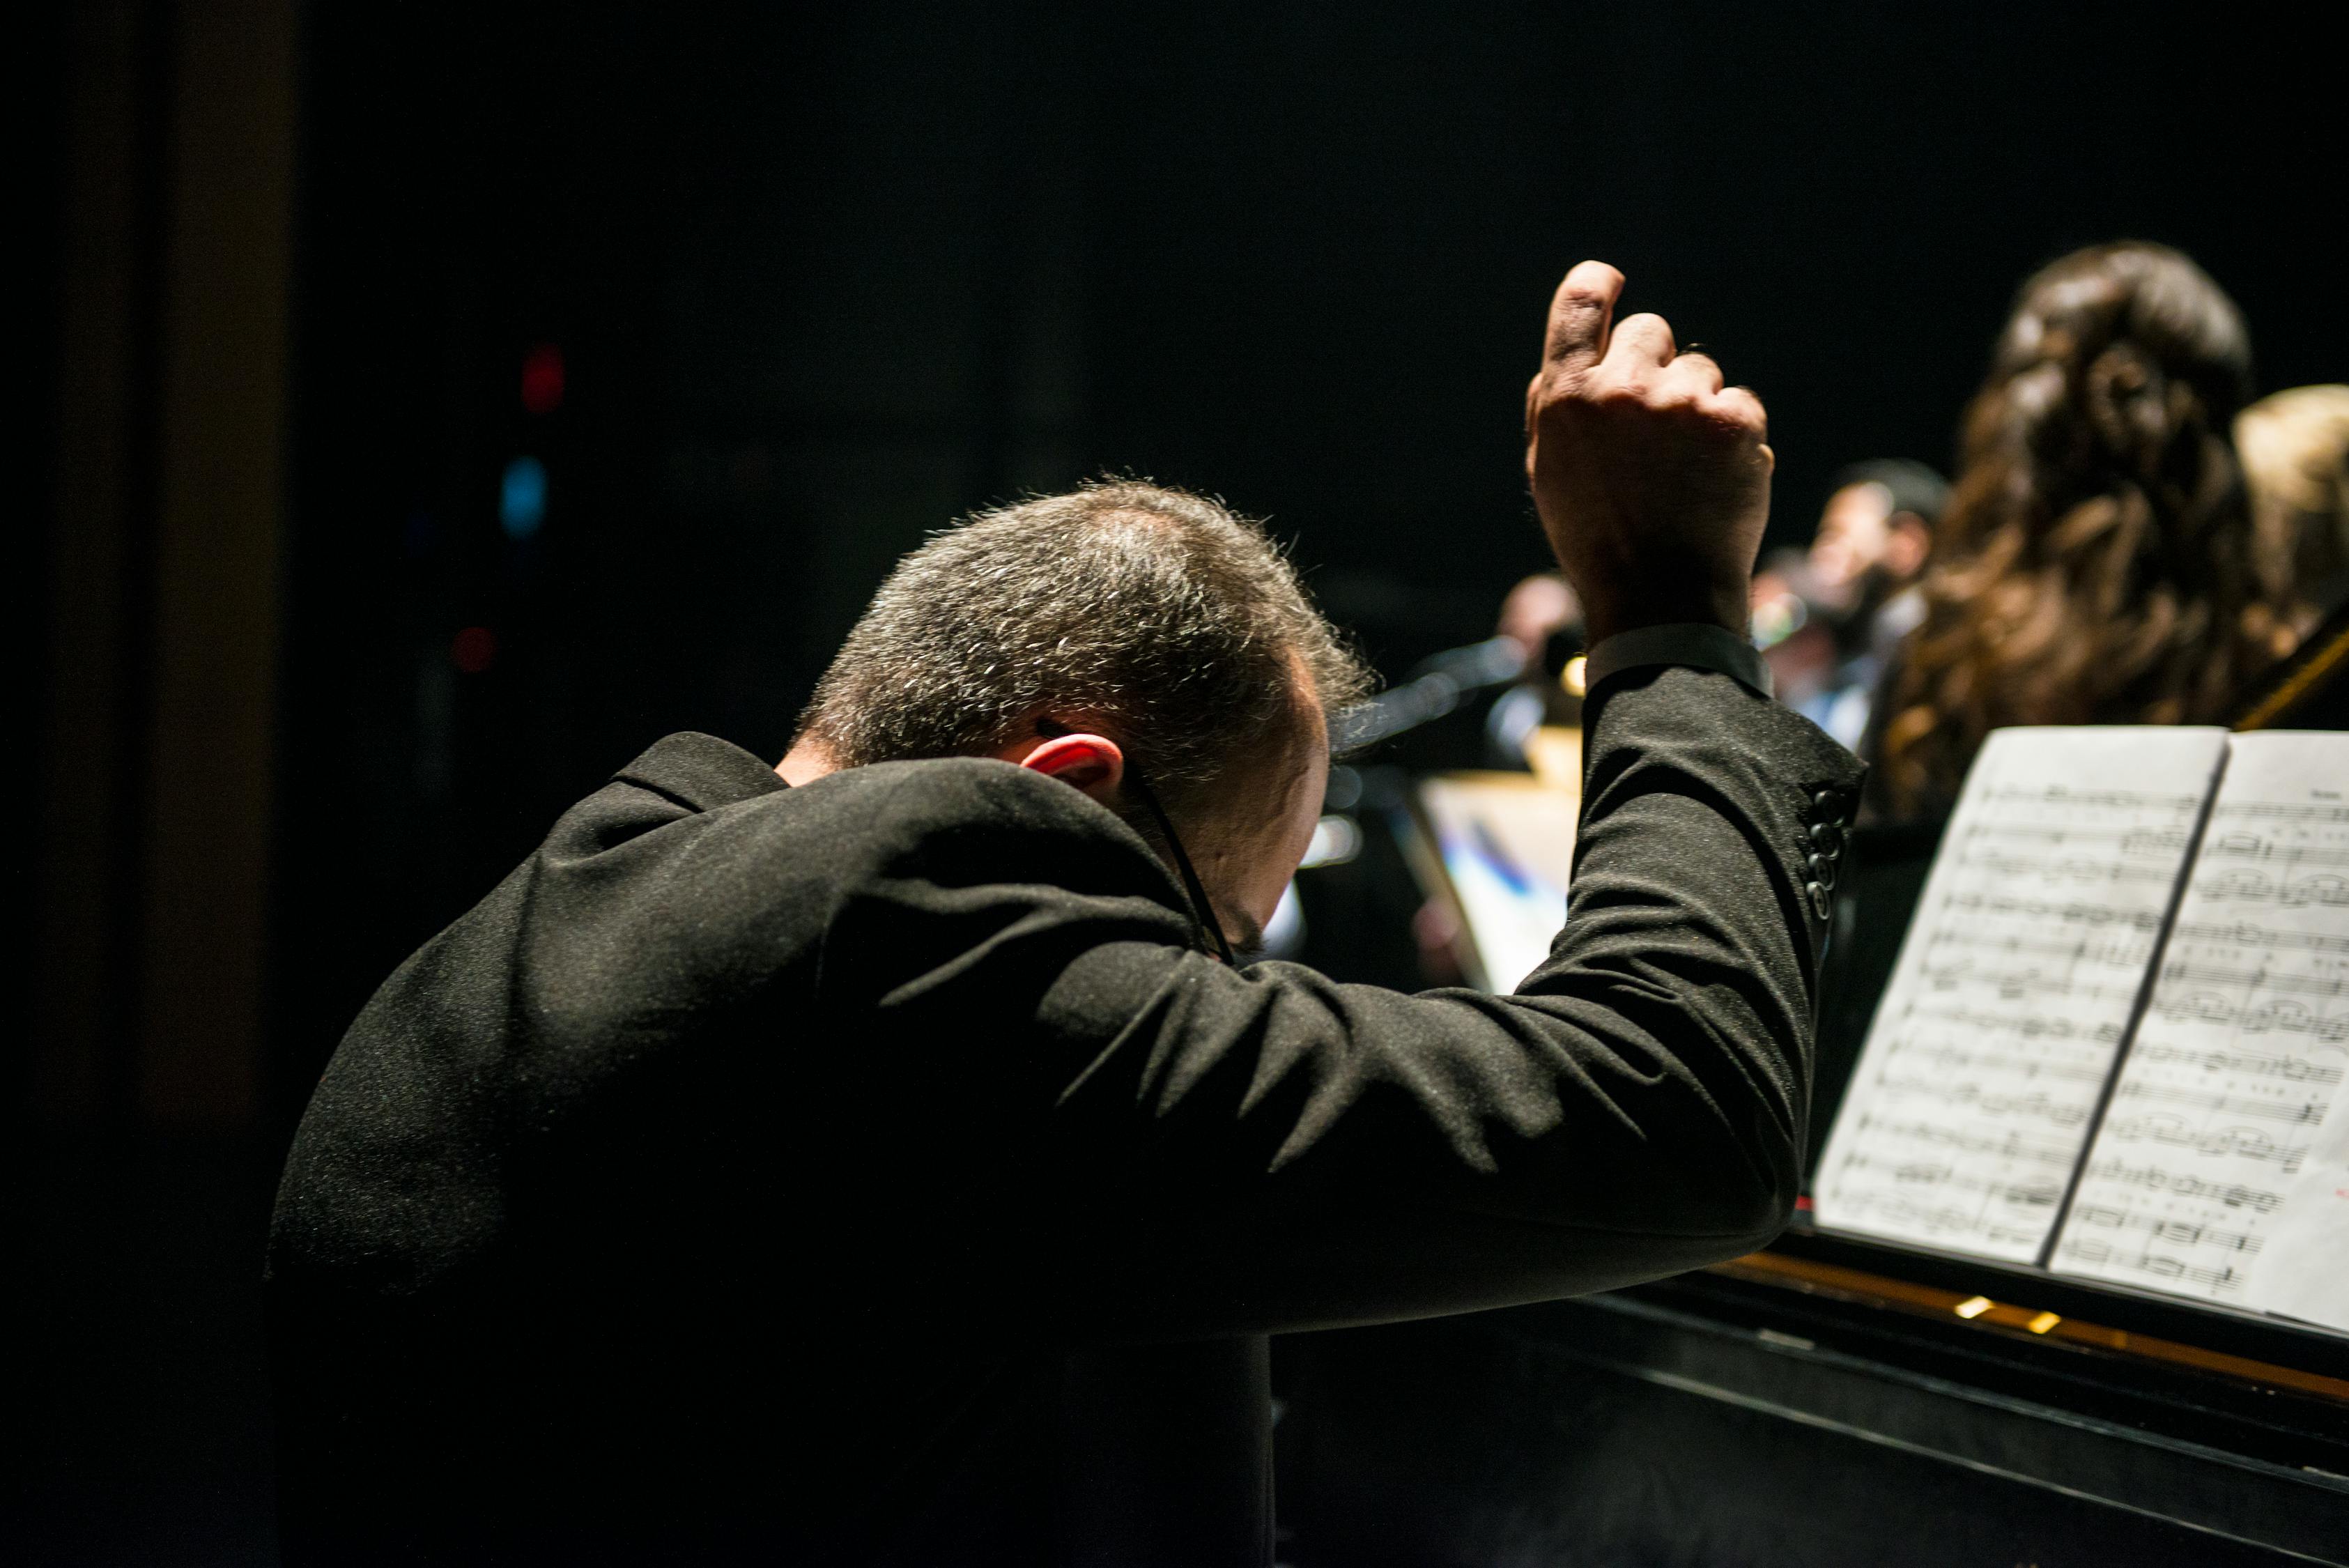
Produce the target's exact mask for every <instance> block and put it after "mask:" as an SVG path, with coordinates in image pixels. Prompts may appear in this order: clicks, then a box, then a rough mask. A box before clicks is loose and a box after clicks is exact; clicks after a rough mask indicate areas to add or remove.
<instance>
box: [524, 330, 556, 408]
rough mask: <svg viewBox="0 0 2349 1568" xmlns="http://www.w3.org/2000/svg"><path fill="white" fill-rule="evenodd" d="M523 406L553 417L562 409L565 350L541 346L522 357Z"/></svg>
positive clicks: (550, 345) (552, 346)
mask: <svg viewBox="0 0 2349 1568" xmlns="http://www.w3.org/2000/svg"><path fill="white" fill-rule="evenodd" d="M522 406H523V408H524V409H525V410H529V411H530V412H531V413H533V414H551V413H553V412H554V410H557V409H559V408H561V407H562V406H563V350H562V349H560V348H556V347H555V346H554V344H552V343H542V344H540V345H539V346H538V347H537V348H533V349H532V350H531V351H530V352H529V353H527V354H525V355H523V357H522Z"/></svg>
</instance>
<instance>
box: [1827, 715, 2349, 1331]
mask: <svg viewBox="0 0 2349 1568" xmlns="http://www.w3.org/2000/svg"><path fill="white" fill-rule="evenodd" d="M2344 1070H2349V733H2341V732H2303V731H2266V732H2256V733H2251V734H2243V735H2231V736H2230V735H2229V734H2228V733H2227V732H2225V731H2222V730H2210V729H2181V728H2158V729H2157V728H2119V727H2097V728H2081V729H2023V730H2001V731H1998V732H1995V733H1993V734H1992V736H1991V737H1990V740H1989V742H1988V743H1987V744H1986V745H1985V746H1984V747H1983V748H1982V754H1981V756H1980V757H1979V758H1978V759H1977V760H1976V762H1975V763H1974V765H1973V768H1972V770H1971V772H1969V773H1968V774H1967V775H1966V785H1965V791H1964V794H1963V795H1962V796H1961V799H1960V801H1959V803H1958V809H1957V812H1956V815H1954V816H1952V817H1951V821H1950V826H1949V831H1948V835H1947V836H1946V837H1945V838H1944V839H1943V841H1942V844H1941V848H1940V854H1939V856H1938V857H1936V858H1935V860H1934V862H1933V868H1932V871H1931V874H1930V877H1929V878H1928V880H1927V882H1926V885H1925V893H1924V897H1923V898H1922V899H1921V900H1920V903H1919V905H1918V908H1917V914H1916V917H1915V919H1914V920H1913V921H1912V922H1911V924H1910V926H1909V933H1908V936H1907V938H1906V939H1905V940H1904V941H1903V943H1902V946H1901V950H1900V958H1899V963H1898V964H1897V965H1896V966H1895V968H1894V970H1893V974H1892V981H1891V983H1890V984H1889V986H1888V987H1887V988H1886V990H1885V993H1884V997H1883V1000H1882V1002H1880V1003H1879V1004H1878V1009H1877V1012H1876V1018H1875V1023H1874V1024H1873V1025H1872V1027H1871V1028H1870V1029H1869V1031H1868V1041H1867V1044H1865V1045H1864V1046H1863V1047H1862V1049H1861V1053H1860V1058H1859V1064H1858V1066H1857V1069H1856V1070H1855V1071H1854V1073H1853V1075H1852V1079H1851V1086H1850V1088H1849V1090H1848V1092H1847V1094H1846V1096H1845V1098H1844V1102H1843V1106H1842V1108H1841V1109H1840V1110H1839V1111H1838V1112H1837V1116H1836V1122H1835V1127H1834V1130H1833V1132H1832V1134H1831V1136H1830V1137H1829V1138H1828V1141H1827V1146H1826V1153H1825V1155H1824V1156H1823V1157H1822V1158H1821V1160H1820V1163H1819V1168H1818V1170H1817V1172H1816V1178H1815V1180H1814V1183H1813V1190H1812V1205H1813V1210H1814V1215H1815V1218H1816V1222H1817V1224H1818V1225H1819V1227H1820V1228H1821V1229H1822V1230H1831V1231H1849V1232H1857V1233H1860V1234H1865V1235H1870V1236H1877V1237H1882V1238H1887V1239H1889V1240H1894V1241H1904V1242H1908V1243H1911V1244H1915V1245H1921V1246H1928V1247H1934V1248H1939V1249H1942V1250H1945V1251H1954V1252H1961V1253H1970V1254H1972V1255H1974V1256H1978V1257H1983V1258H1991V1259H1996V1260H1999V1261H2001V1262H2012V1263H2023V1264H2030V1265H2036V1266H2038V1267H2043V1268H2047V1269H2051V1270H2053V1271H2054V1272H2058V1273H2064V1274H2073V1275H2079V1276H2085V1277H2088V1278H2093V1279H2095V1280H2099V1281H2105V1282H2112V1283H2116V1284H2123V1285H2129V1286H2134V1287H2137V1288H2139V1289H2143V1290H2152V1291H2159V1292H2164V1293H2170V1294H2174V1295H2180V1296H2188V1297H2193V1298H2197V1299H2199V1300H2203V1301H2209V1302H2217V1303H2226V1304H2229V1305H2232V1306H2238V1307H2243V1308H2247V1309H2249V1310H2251V1311H2255V1312H2264V1313H2270V1314H2276V1315H2279V1316H2283V1317H2291V1318H2298V1319H2302V1320H2304V1321H2308V1322H2313V1323H2319V1324H2326V1325H2329V1326H2331V1327H2333V1328H2339V1329H2349V1106H2343V1104H2342V1100H2343V1097H2344V1096H2343V1094H2342V1080H2343V1077H2344Z"/></svg>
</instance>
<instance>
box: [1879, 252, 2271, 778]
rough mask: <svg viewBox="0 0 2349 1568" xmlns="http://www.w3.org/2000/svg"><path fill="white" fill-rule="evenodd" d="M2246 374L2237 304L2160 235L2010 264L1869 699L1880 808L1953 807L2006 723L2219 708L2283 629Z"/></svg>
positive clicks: (2175, 718)
mask: <svg viewBox="0 0 2349 1568" xmlns="http://www.w3.org/2000/svg"><path fill="white" fill-rule="evenodd" d="M2250 388H2251V342H2250V338H2249V337H2248V336H2247V335H2246V333H2245V330H2244V327H2243V319H2242V317H2241V315H2240V312H2238V311H2237V310H2236V308H2235V305H2234V302H2233V301H2232V300H2230V299H2229V298H2228V297H2227V296H2226V294H2225V293H2224V292H2222V291H2221V290H2220V287H2219V286H2218V285H2217V284H2215V283H2213V282H2212V281H2211V280H2210V278H2209V275H2207V274H2205V273H2204V272H2203V271H2202V269H2201V268H2200V267H2199V266H2197V265H2194V263H2193V262H2191V261H2190V260H2189V259H2188V258H2187V257H2185V256H2183V255H2181V254H2178V252H2176V251H2173V250H2169V249H2168V248H2166V247H2164V246H2161V245H2154V244H2140V243H2137V242H2120V243H2116V244H2104V245H2096V246H2093V247H2091V248H2089V249H2087V250H2083V251H2078V252H2075V253H2074V254H2071V255H2068V256H2065V257H2064V258H2063V259H2062V260H2060V261H2057V262H2055V263H2054V264H2052V265H2049V266H2048V267H2046V268H2045V269H2044V270H2043V271H2041V272H2040V273H2038V274H2037V275H2034V276H2033V277H2032V278H2031V279H2030V281H2028V282H2027V283H2025V284H2024V285H2023V291H2022V295H2021V296H2020V297H2019V298H2018V299H2017V301H2016V304H2015V307H2014V312H2013V316H2012V317H2011V318H2010V319H2009V320H2008V322H2007V325H2006V327H2005V329H2004V331H2002V333H2001V334H2000V336H1999V340H1998V346H1997V349H1996V352H1995V354H1994V355H1993V357H1992V363H1991V370H1990V376H1989V379H1988V380H1987V381H1986V382H1985V383H1984V385H1983V387H1982V390H1981V391H1980V392H1979V393H1978V394H1977V395H1976V396H1975V398H1974V400H1973V402H1972V404H1971V407H1969V408H1968V410H1966V416H1965V422H1964V427H1963V431H1962V448H1963V450H1962V456H1963V463H1962V466H1961V472H1960V473H1959V475H1958V479H1957V483H1956V486H1955V488H1954V490H1953V492H1952V493H1951V501H1950V507H1949V511H1948V513H1947V514H1946V515H1945V516H1944V517H1943V518H1942V520H1941V524H1940V528H1938V529H1937V530H1936V531H1935V534H1934V537H1933V542H1932V560H1931V565H1930V566H1928V567H1927V569H1926V572H1925V576H1924V578H1923V580H1922V582H1921V584H1920V596H1921V597H1922V601H1923V614H1922V617H1921V618H1920V621H1919V623H1918V626H1917V628H1916V630H1915V632H1914V633H1913V634H1911V636H1910V637H1909V640H1908V642H1907V643H1906V644H1905V645H1904V646H1903V648H1902V649H1901V650H1900V652H1899V659H1898V662H1899V668H1898V670H1896V671H1895V672H1894V674H1893V675H1892V677H1891V678H1890V680H1889V701H1888V702H1887V704H1886V709H1885V711H1884V712H1882V713H1881V714H1880V715H1879V719H1878V722H1879V723H1880V724H1881V748H1880V757H1879V759H1878V768H1877V772H1876V774H1875V776H1874V778H1873V779H1872V780H1871V788H1872V790H1874V791H1876V792H1878V794H1880V797H1881V798H1880V802H1879V803H1878V804H1880V805H1881V806H1882V808H1883V809H1884V811H1885V812H1886V814H1887V815H1892V816H1896V817H1897V816H1934V815H1942V814H1944V813H1946V812H1947V810H1948V809H1949V807H1950V805H1951V803H1952V802H1953V801H1954V800H1955V799H1956V795H1957V791H1958V786H1959V784H1960V783H1961V781H1962V780H1963V778H1964V776H1965V771H1966V766H1967V764H1968V763H1970V762H1971V761H1972V759H1973V754H1974V752H1975V751H1976V749H1977V748H1979V747H1980V746H1981V744H1982V737H1983V736H1985V735H1986V734H1988V733H1989V732H1991V731H1992V730H1993V729H1996V728H1998V727H2000V726H2001V725H2006V724H2165V723H2208V722H2214V721H2216V720H2217V719H2218V718H2219V717H2220V714H2221V713H2222V712H2223V711H2224V710H2225V708H2226V706H2227V704H2228V702H2229V701H2230V699H2231V698H2232V697H2233V696H2234V695H2235V693H2236V692H2238V691H2240V689H2241V688H2242V687H2243V686H2244V684H2245V683H2246V682H2247V681H2248V680H2251V678H2252V677H2253V676H2255V675H2257V674H2258V673H2259V672H2260V671H2261V670H2264V669H2265V668H2266V667H2267V666H2268V665H2270V664H2271V663H2272V662H2273V661H2274V659H2276V658H2277V657H2278V656H2279V655H2281V654H2282V653H2284V652H2287V651H2289V650H2290V649H2291V647H2292V643H2293V641H2294V640H2295V636H2294V633H2293V631H2292V627H2291V625H2290V607H2289V606H2288V605H2287V604H2285V603H2282V602H2281V601H2280V600H2279V598H2278V597H2277V592H2276V587H2275V585H2274V584H2272V583H2271V582H2269V581H2263V580H2262V577H2261V573H2260V571H2259V570H2258V559H2259V549H2258V539H2257V536H2256V535H2255V533H2254V531H2253V528H2252V524H2251V510H2250V508H2249V506H2248V505H2247V504H2246V503H2245V499H2244V491H2243V485H2242V483H2241V476H2240V470H2239V469H2238V467H2237V464H2236V460H2235V449H2234V444H2233V442H2232V441H2231V440H2230V425H2231V423H2232V421H2233V420H2234V417H2235V414H2236V412H2237V410H2240V408H2241V407H2242V405H2243V400H2244V399H2245V397H2246V395H2247V394H2248V392H2249V390H2250ZM1871 799H1872V801H1873V800H1875V799H1876V797H1875V796H1874V795H1872V797H1871Z"/></svg>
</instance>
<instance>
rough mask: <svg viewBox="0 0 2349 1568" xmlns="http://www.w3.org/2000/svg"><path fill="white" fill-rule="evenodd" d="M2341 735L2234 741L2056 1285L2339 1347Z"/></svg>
mask: <svg viewBox="0 0 2349 1568" xmlns="http://www.w3.org/2000/svg"><path fill="white" fill-rule="evenodd" d="M2344 1073H2349V735H2343V734H2319V733H2309V732H2288V731H2276V732H2266V733H2260V734H2251V735H2240V736H2237V737H2236V738H2235V740H2234V742H2233V743H2232V755H2231V757H2230V761H2229V762H2228V764H2227V773H2226V778H2225V780H2224V782H2223V783H2221V784H2220V788H2219V793H2218V796H2217V799H2216V800H2215V801H2214V802H2213V803H2212V805H2211V809H2210V819H2209V826H2207V827H2206V828H2205V829H2204V831H2203V836H2202V849H2201V853H2200V854H2199V857H2197V858H2196V861H2195V865H2194V870H2193V874H2192V876H2191V877H2189V880H2188V883H2187V889H2186V894H2185V897H2184V898H2183V899H2182V900H2181V902H2180V903H2179V906H2178V920H2177V925H2176V927H2175V929H2173V930H2172V932H2171V934H2170V938H2169V943H2168V948H2167V950H2165V951H2164V952H2163V954H2162V958H2161V967H2160V971H2159V972H2158V975H2157V976H2156V977H2155V981H2154V990H2153V996H2152V1002H2151V1005H2150V1006H2149V1007H2148V1008H2147V1012H2146V1015H2145V1018H2144V1020H2143V1022H2142V1023H2139V1025H2138V1026H2137V1038H2136V1040H2135V1042H2134V1043H2133V1044H2131V1045H2130V1047H2129V1052H2128V1056H2127V1060H2126V1061H2125V1062H2124V1063H2123V1064H2122V1065H2121V1070H2120V1075H2119V1077H2118V1080H2117V1082H2116V1084H2115V1085H2114V1088H2113V1095H2112V1100H2111V1103H2110V1105H2109V1106H2107V1108H2106V1112H2105V1118H2104V1122H2103V1125H2102V1127H2101V1128H2100V1129H2099V1130H2098V1132H2097V1135H2096V1137H2095V1142H2094V1144H2093V1145H2092V1147H2091V1148H2090V1150H2089V1155H2088V1160H2087V1164H2086V1166H2085V1168H2084V1170H2083V1171H2082V1174H2081V1179H2080V1185H2079V1189H2078V1191H2077V1193H2076V1194H2075V1197H2074V1199H2073V1201H2072V1210H2071V1213H2070V1216H2069V1217H2068V1219H2067V1220H2065V1222H2064V1233H2063V1237H2062V1240H2061V1241H2060V1242H2059V1244H2058V1245H2057V1247H2056V1249H2055V1252H2054V1257H2053V1259H2052V1260H2051V1266H2052V1267H2054V1268H2055V1269H2058V1270H2060V1271H2062V1272H2066V1273H2075V1274H2087V1275H2092V1276H2095V1278H2098V1279H2105V1280H2112V1281H2116V1282H2121V1283H2126V1284H2133V1285H2139V1286H2144V1287H2147V1288H2151V1289H2155V1290H2161V1291H2168V1292H2171V1293H2177V1294H2181V1295H2189V1296H2195V1297H2199V1298H2201V1299H2204V1300H2209V1301H2215V1302H2227V1303H2234V1304H2236V1305H2240V1306H2247V1307H2253V1308H2257V1309H2261V1310H2265V1311H2278V1312H2288V1313H2290V1314H2292V1315H2294V1316H2299V1317H2305V1318H2310V1319H2313V1320H2314V1321H2317V1322H2320V1323H2326V1324H2332V1325H2333V1326H2334V1327H2337V1328H2349V1143H2344V1140H2349V1128H2344V1123H2349V1111H2344V1110H2342V1109H2341V1100H2342V1080H2343V1077H2344Z"/></svg>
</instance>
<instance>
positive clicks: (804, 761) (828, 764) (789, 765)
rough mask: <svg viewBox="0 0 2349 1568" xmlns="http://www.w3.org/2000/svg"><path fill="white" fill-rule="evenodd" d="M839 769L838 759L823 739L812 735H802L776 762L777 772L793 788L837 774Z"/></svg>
mask: <svg viewBox="0 0 2349 1568" xmlns="http://www.w3.org/2000/svg"><path fill="white" fill-rule="evenodd" d="M839 771H840V763H839V762H838V760H837V759H835V758H834V757H833V754H832V753H831V752H830V751H829V750H828V749H826V747H825V746H824V743H823V742H822V741H819V740H817V739H815V738H814V737H813V736H812V735H802V736H801V737H800V738H799V739H798V740H796V741H793V742H792V749H791V750H790V751H788V752H786V753H783V760H782V761H781V762H780V763H776V764H775V772H776V773H777V774H779V775H781V778H782V781H783V782H784V783H785V784H790V785H792V787H793V788H797V787H798V786H799V785H801V784H812V783H814V782H815V781H816V780H817V779H820V778H822V777H823V775H824V774H836V773H838V772H839Z"/></svg>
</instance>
